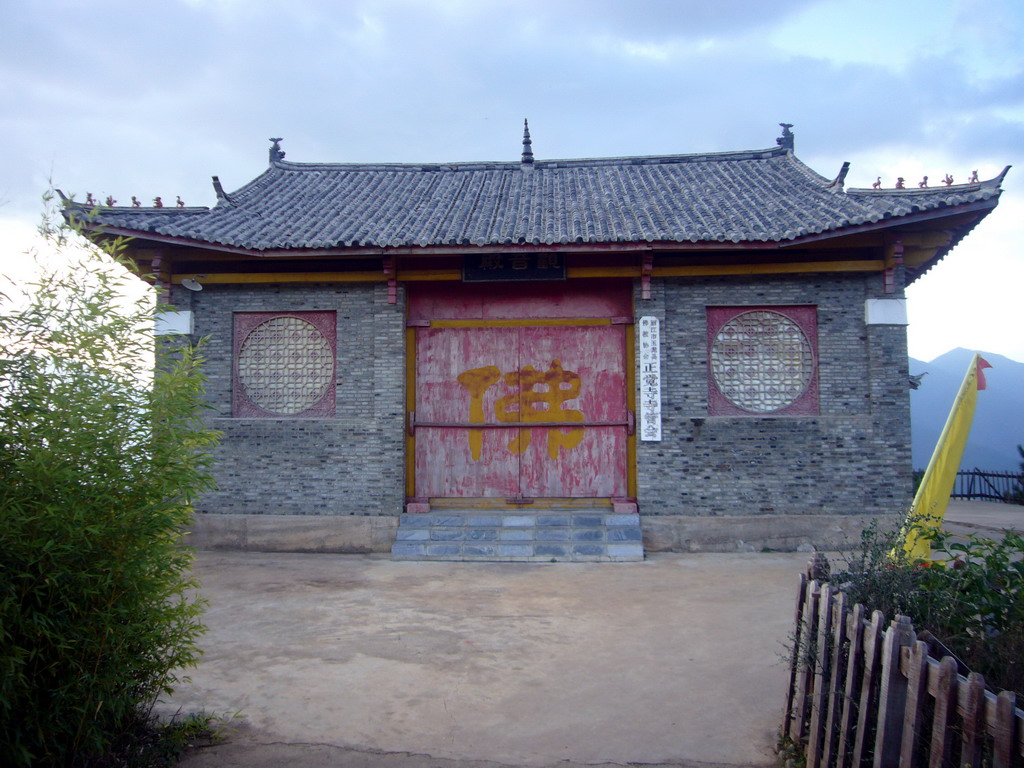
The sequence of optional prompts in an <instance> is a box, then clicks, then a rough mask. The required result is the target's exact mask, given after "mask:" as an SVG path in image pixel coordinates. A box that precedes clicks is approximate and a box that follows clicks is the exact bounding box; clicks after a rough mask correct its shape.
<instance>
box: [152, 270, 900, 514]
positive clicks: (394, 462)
mask: <svg viewBox="0 0 1024 768" xmlns="http://www.w3.org/2000/svg"><path fill="white" fill-rule="evenodd" d="M879 295H881V280H880V277H878V276H870V277H864V276H857V275H850V276H842V275H838V276H836V275H833V276H828V277H822V276H807V277H804V276H795V277H752V278H748V277H731V278H697V279H683V278H678V279H663V280H654V281H653V284H652V299H651V300H649V301H645V300H641V299H640V297H639V285H637V296H636V314H637V316H640V315H654V316H656V317H658V318H659V319H660V320H661V321H662V345H661V348H662V361H661V363H662V391H663V411H662V414H663V440H662V442H660V443H644V442H640V441H638V442H637V464H638V466H637V482H638V497H639V502H640V510H641V512H642V513H643V514H644V515H691V516H716V515H721V516H725V515H751V514H755V515H756V514H763V515H772V514H809V515H813V514H857V513H872V514H877V513H892V512H899V511H901V510H902V509H904V508H905V507H906V506H907V504H909V501H910V498H909V495H910V486H911V478H910V472H911V470H910V426H909V425H910V412H909V393H908V390H907V350H906V332H905V329H904V328H902V327H898V326H870V327H869V326H865V324H864V300H865V299H866V298H868V297H875V296H879ZM172 299H173V300H174V301H175V302H176V304H177V307H178V308H179V309H191V310H193V311H194V312H195V320H196V334H197V336H206V337H208V339H209V340H208V342H207V347H206V358H207V363H206V373H207V377H208V381H207V397H208V400H209V403H210V405H211V406H212V410H211V413H210V416H209V421H210V424H211V426H213V427H214V428H216V429H219V430H221V431H222V432H223V433H224V437H223V440H222V442H221V445H220V447H219V448H218V449H217V451H216V454H215V460H216V467H215V475H216V479H217V482H218V488H217V490H215V491H213V492H210V493H208V494H206V495H205V496H204V497H203V499H202V500H201V502H200V503H199V504H198V505H197V509H198V511H200V512H217V513H238V514H245V513H248V514H296V515H300V514H305V515H381V514H384V515H391V514H397V513H398V512H400V511H401V508H402V503H403V499H404V466H405V438H404V436H405V431H404V413H405V392H404V389H405V360H406V355H405V322H404V320H405V318H404V306H405V304H404V296H403V295H402V291H401V286H400V292H399V302H398V303H397V304H394V305H391V304H388V303H387V289H386V287H385V286H384V285H383V284H362V283H355V284H314V283H309V284H290V285H253V286H217V285H210V286H207V287H206V288H205V290H203V291H202V292H201V293H190V292H187V291H184V290H182V289H180V288H178V289H175V291H174V293H173V296H172ZM772 304H807V305H814V306H816V307H817V333H818V345H817V346H818V359H819V368H818V374H819V386H820V413H819V415H817V416H799V417H710V418H709V417H708V415H707V396H708V395H707V342H706V307H707V306H710V305H725V306H741V305H772ZM303 310H332V311H335V312H336V313H337V322H338V380H337V414H336V417H335V418H333V419H234V418H232V417H231V354H232V330H233V321H232V317H233V313H234V312H239V311H303Z"/></svg>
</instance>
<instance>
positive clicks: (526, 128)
mask: <svg viewBox="0 0 1024 768" xmlns="http://www.w3.org/2000/svg"><path fill="white" fill-rule="evenodd" d="M522 163H523V165H533V141H531V140H530V121H529V120H527V119H526V118H525V117H524V118H523V160H522Z"/></svg>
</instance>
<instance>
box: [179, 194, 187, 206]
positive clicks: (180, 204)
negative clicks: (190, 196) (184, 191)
mask: <svg viewBox="0 0 1024 768" xmlns="http://www.w3.org/2000/svg"><path fill="white" fill-rule="evenodd" d="M178 207H179V208H184V207H185V201H184V200H182V199H181V195H178Z"/></svg>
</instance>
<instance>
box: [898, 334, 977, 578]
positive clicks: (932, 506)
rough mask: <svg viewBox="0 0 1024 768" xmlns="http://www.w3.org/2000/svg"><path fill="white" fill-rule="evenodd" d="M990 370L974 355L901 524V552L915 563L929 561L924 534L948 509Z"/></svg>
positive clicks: (938, 525)
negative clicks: (903, 534)
mask: <svg viewBox="0 0 1024 768" xmlns="http://www.w3.org/2000/svg"><path fill="white" fill-rule="evenodd" d="M991 367H992V366H991V365H989V364H988V363H987V362H985V361H984V360H983V359H982V357H981V355H979V354H978V353H975V355H974V357H973V358H972V359H971V364H970V365H969V366H968V368H967V373H966V375H965V376H964V380H963V383H962V384H961V385H960V391H959V392H958V393H957V395H956V398H955V399H954V400H953V407H952V408H951V409H950V411H949V416H948V417H947V418H946V425H945V426H944V427H943V428H942V434H941V435H939V441H938V442H937V443H936V444H935V451H934V452H933V453H932V458H931V461H929V462H928V468H927V469H926V470H925V471H924V477H923V478H921V485H920V486H918V489H917V493H916V494H915V495H914V501H913V502H912V503H911V505H910V511H909V512H908V513H907V520H906V522H905V523H904V529H903V530H904V532H905V534H906V540H905V542H904V544H903V549H904V551H905V552H906V554H907V556H908V557H910V558H913V559H915V560H927V559H928V558H929V557H931V554H932V548H931V539H930V538H929V537H928V535H927V532H928V530H929V529H936V528H939V527H940V526H941V525H942V520H943V518H944V517H945V515H946V508H947V507H948V506H949V498H950V496H951V495H952V494H953V486H954V485H955V484H956V474H957V472H958V471H959V469H960V461H961V460H962V459H963V455H964V447H965V446H966V445H967V436H968V434H969V433H970V431H971V422H972V421H973V420H974V407H975V405H976V404H977V402H978V390H981V389H985V375H984V374H983V373H982V370H983V369H985V368H991Z"/></svg>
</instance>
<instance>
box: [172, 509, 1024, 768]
mask: <svg viewBox="0 0 1024 768" xmlns="http://www.w3.org/2000/svg"><path fill="white" fill-rule="evenodd" d="M948 519H949V521H950V523H951V525H956V526H963V527H964V528H965V529H969V530H974V531H977V532H981V533H989V532H994V531H997V530H999V529H1000V528H1003V527H1017V528H1018V529H1021V528H1022V527H1024V526H1022V523H1024V508H1021V507H1008V506H1006V505H993V504H979V503H960V502H958V503H955V504H954V505H952V506H951V508H950V511H949V514H948ZM807 558H808V555H806V554H778V553H764V554H761V553H751V554H729V555H723V554H660V555H654V556H651V557H649V559H648V560H646V561H644V562H641V563H610V564H586V563H563V564H547V565H540V564H498V563H437V564H435V563H418V562H395V561H392V560H390V559H389V557H387V556H384V555H348V556H344V555H281V554H253V553H211V552H204V553H200V554H199V556H198V559H197V562H196V573H197V575H198V576H199V578H200V579H201V580H202V582H203V592H204V594H205V595H206V596H207V597H208V598H209V600H210V610H209V612H208V614H207V617H206V622H207V624H208V625H209V627H210V633H209V634H208V635H207V636H206V637H205V638H204V640H203V646H204V647H205V648H206V656H205V659H204V661H203V663H202V664H201V665H200V667H199V668H198V669H197V670H195V671H194V672H193V674H192V679H193V682H192V683H191V684H189V685H183V686H181V687H180V688H179V690H178V692H177V693H176V695H175V697H174V698H173V701H171V702H169V703H167V704H166V705H164V707H163V711H165V712H167V711H173V710H174V709H177V708H178V707H180V708H181V709H182V710H184V711H194V710H200V709H206V710H208V711H216V712H230V711H235V710H241V711H242V713H243V714H244V716H245V717H244V719H243V720H241V721H240V723H241V725H240V726H239V727H237V728H236V730H235V731H234V733H233V734H232V735H230V736H229V737H228V739H227V741H226V742H224V743H222V744H219V745H217V746H214V747H207V748H203V749H200V750H198V751H196V752H194V753H193V754H191V755H190V756H189V757H188V758H186V760H185V761H184V762H183V763H182V765H184V766H186V768H213V767H214V766H216V767H217V768H230V767H232V766H239V767H241V766H246V767H251V768H259V767H260V766H281V765H290V766H293V767H294V768H300V767H302V768H305V767H306V766H309V767H311V768H315V767H317V766H351V767H352V768H469V766H473V767H474V768H477V767H479V768H491V767H492V766H493V767H495V768H496V767H497V766H525V767H531V768H532V767H535V766H553V765H555V764H557V765H558V767H559V768H574V767H575V766H578V765H587V766H588V767H590V768H593V767H594V766H604V765H609V764H614V765H622V764H626V763H644V764H648V765H653V766H658V765H662V766H667V765H673V766H680V765H682V766H698V765H699V766H704V768H708V767H709V766H717V765H728V766H755V765H765V764H768V763H771V762H772V761H773V755H772V752H771V748H772V745H773V743H774V732H775V729H776V728H777V727H778V725H779V723H780V719H781V714H782V706H783V699H784V696H785V684H786V676H787V671H786V668H785V665H784V664H783V663H782V661H781V657H782V655H783V652H784V648H785V645H786V642H787V637H788V635H789V633H790V631H791V622H792V612H793V601H794V599H795V591H796V585H797V580H798V574H799V573H800V571H801V570H802V569H803V567H804V564H805V563H806V561H807Z"/></svg>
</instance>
